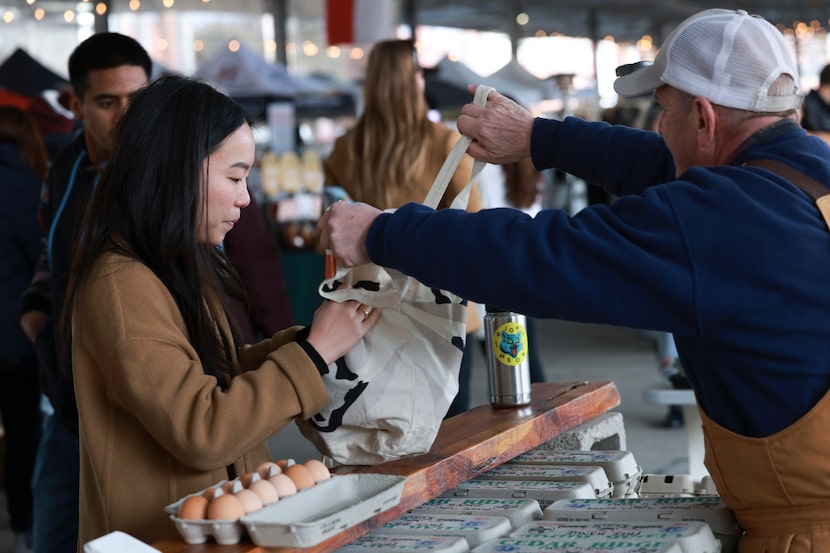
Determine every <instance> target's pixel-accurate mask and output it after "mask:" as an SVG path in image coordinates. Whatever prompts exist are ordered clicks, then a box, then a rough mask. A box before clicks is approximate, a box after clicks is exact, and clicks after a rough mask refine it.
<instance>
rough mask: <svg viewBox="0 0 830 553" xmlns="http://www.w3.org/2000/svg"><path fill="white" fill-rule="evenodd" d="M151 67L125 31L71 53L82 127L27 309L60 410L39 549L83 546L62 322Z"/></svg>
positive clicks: (49, 446) (48, 458) (43, 495)
mask: <svg viewBox="0 0 830 553" xmlns="http://www.w3.org/2000/svg"><path fill="white" fill-rule="evenodd" d="M151 70H152V61H151V60H150V56H149V55H148V54H147V52H146V51H145V50H144V48H142V47H141V45H140V44H139V43H138V42H136V41H135V40H134V39H132V38H130V37H127V36H124V35H121V34H118V33H98V34H94V35H92V36H91V37H89V38H87V39H86V40H84V41H83V42H81V43H80V44H79V45H78V46H77V47H76V48H75V49H74V51H73V52H72V54H71V55H70V56H69V80H70V83H71V85H72V98H71V100H70V104H71V107H72V112H73V114H74V115H75V119H76V120H77V121H79V122H80V123H81V125H82V130H81V131H80V132H79V133H78V134H77V136H76V137H75V139H74V140H73V141H72V142H71V143H70V144H69V145H68V146H66V147H65V148H64V149H63V150H61V151H60V152H59V153H58V154H57V155H56V156H55V158H54V159H53V162H52V165H51V167H50V168H49V173H48V175H47V177H46V181H45V183H44V186H43V190H42V192H41V205H40V207H39V210H38V213H39V218H40V222H41V227H42V229H43V230H42V232H43V234H44V238H43V245H42V249H41V256H40V261H39V262H38V266H37V268H36V271H35V274H34V277H33V279H32V282H31V285H30V286H29V288H28V289H27V290H26V291H25V292H24V294H23V299H22V314H21V316H20V324H21V326H22V327H23V331H24V332H25V333H26V335H27V336H28V337H29V339H30V340H31V341H32V342H34V344H35V350H36V352H37V356H38V365H39V376H40V384H41V388H42V391H43V392H44V393H45V395H46V397H47V398H48V400H49V407H50V409H51V412H50V413H49V414H48V416H47V417H46V422H45V423H44V428H43V436H42V438H41V445H40V448H39V450H38V457H37V462H36V465H35V474H34V480H33V484H32V485H33V489H34V497H35V519H34V549H35V553H76V551H77V547H78V544H77V539H78V474H79V470H80V469H79V465H78V462H79V461H78V459H79V451H78V409H77V405H76V402H75V391H74V389H73V380H72V366H71V362H70V360H71V354H70V352H69V350H63V351H61V350H60V349H59V348H58V344H57V342H56V336H55V333H54V330H53V326H54V324H56V323H57V321H59V320H60V318H61V314H62V312H63V304H64V300H65V298H64V294H65V292H66V286H67V281H68V279H69V273H70V263H71V259H72V255H73V252H74V251H75V250H76V249H77V245H78V234H77V233H78V227H79V226H80V220H81V217H82V216H83V213H84V212H85V211H86V209H87V205H88V204H89V202H90V198H91V196H92V191H93V189H94V188H95V186H96V184H97V182H98V177H99V174H100V171H101V170H102V169H103V168H104V167H105V166H106V164H107V163H108V162H109V160H110V157H111V156H112V153H113V150H114V147H115V145H114V139H113V130H114V128H115V125H116V122H117V121H118V119H119V118H120V117H121V113H122V112H123V110H124V108H125V107H126V105H127V103H128V102H129V101H130V98H131V97H132V96H133V94H135V93H136V91H138V89H140V88H141V87H143V86H145V85H146V84H147V83H148V82H149V79H150V74H151Z"/></svg>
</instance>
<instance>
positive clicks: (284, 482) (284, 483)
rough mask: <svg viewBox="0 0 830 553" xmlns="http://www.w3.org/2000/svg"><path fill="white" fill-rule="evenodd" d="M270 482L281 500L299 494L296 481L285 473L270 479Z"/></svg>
mask: <svg viewBox="0 0 830 553" xmlns="http://www.w3.org/2000/svg"><path fill="white" fill-rule="evenodd" d="M268 481H269V482H270V483H271V485H272V486H274V489H276V490H277V495H279V496H280V498H283V497H287V496H289V495H294V494H295V493H297V485H296V484H294V481H293V480H291V479H290V478H289V477H288V476H286V475H285V473H280V474H275V475H274V476H272V477H271V478H269V479H268Z"/></svg>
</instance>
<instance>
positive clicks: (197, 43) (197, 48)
mask: <svg viewBox="0 0 830 553" xmlns="http://www.w3.org/2000/svg"><path fill="white" fill-rule="evenodd" d="M204 49H205V43H204V42H202V41H201V40H198V39H197V40H194V41H193V51H194V52H201V51H202V50H204Z"/></svg>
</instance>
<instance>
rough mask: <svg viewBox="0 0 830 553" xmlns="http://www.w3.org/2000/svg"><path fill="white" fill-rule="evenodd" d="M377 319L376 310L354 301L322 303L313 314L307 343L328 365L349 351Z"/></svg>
mask: <svg viewBox="0 0 830 553" xmlns="http://www.w3.org/2000/svg"><path fill="white" fill-rule="evenodd" d="M379 318H380V309H373V308H371V307H369V306H368V305H365V304H362V303H360V302H359V301H357V300H350V301H346V302H343V303H337V302H334V301H324V302H323V304H322V305H321V306H320V307H318V308H317V311H315V312H314V318H313V319H312V322H311V331H310V332H309V335H308V343H309V344H311V345H312V346H313V347H314V349H315V350H317V353H319V354H320V356H321V357H322V358H323V360H324V361H325V362H326V364H327V365H328V364H331V363H333V362H334V361H336V360H337V359H338V358H340V357H343V355H345V354H346V353H347V352H348V351H349V350H351V349H352V348H353V347H354V346H355V344H357V342H358V341H360V339H361V338H363V335H364V334H366V333H367V332H368V331H369V329H370V328H372V327H373V326H374V325H375V323H376V322H377V321H378V319H379Z"/></svg>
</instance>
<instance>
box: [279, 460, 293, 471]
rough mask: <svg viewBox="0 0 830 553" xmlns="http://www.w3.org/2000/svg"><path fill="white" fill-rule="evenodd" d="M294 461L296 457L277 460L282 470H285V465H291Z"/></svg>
mask: <svg viewBox="0 0 830 553" xmlns="http://www.w3.org/2000/svg"><path fill="white" fill-rule="evenodd" d="M294 463H295V461H294V459H280V460H279V461H277V466H278V467H280V468H281V469H282V470H285V467H288V466H291V465H293V464H294Z"/></svg>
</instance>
